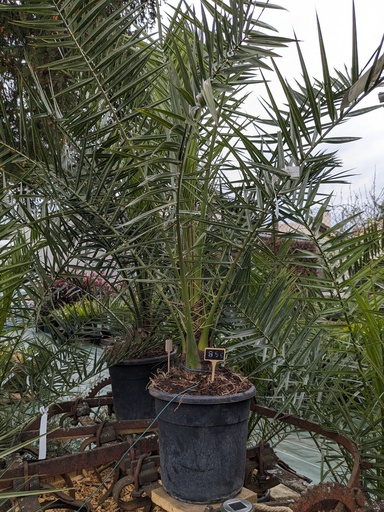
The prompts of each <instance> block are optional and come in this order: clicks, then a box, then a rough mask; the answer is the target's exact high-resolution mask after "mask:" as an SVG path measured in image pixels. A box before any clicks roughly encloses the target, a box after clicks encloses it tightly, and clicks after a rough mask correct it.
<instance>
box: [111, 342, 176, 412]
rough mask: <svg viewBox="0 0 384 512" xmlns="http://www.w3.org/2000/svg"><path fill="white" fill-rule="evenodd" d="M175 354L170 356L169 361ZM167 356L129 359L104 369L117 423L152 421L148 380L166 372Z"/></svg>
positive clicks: (152, 408) (153, 400) (153, 409)
mask: <svg viewBox="0 0 384 512" xmlns="http://www.w3.org/2000/svg"><path fill="white" fill-rule="evenodd" d="M175 354H176V352H173V353H172V354H171V356H172V357H174V355H175ZM167 364H168V354H164V355H160V356H155V357H146V358H138V359H129V360H127V361H122V362H120V363H117V364H114V365H113V366H110V367H109V368H108V370H109V375H110V377H111V385H112V394H113V404H114V411H115V414H116V417H117V419H118V420H137V419H152V418H154V417H155V415H156V414H155V399H154V398H153V397H152V396H151V395H150V394H149V392H148V389H147V388H148V384H149V379H150V377H153V375H154V374H155V373H156V371H157V370H158V369H159V368H160V369H162V370H166V368H167Z"/></svg>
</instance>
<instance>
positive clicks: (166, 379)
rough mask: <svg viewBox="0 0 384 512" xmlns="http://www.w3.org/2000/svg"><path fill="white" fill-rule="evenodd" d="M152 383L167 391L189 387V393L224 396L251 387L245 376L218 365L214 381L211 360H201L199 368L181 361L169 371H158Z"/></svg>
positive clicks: (176, 390) (173, 391) (180, 390)
mask: <svg viewBox="0 0 384 512" xmlns="http://www.w3.org/2000/svg"><path fill="white" fill-rule="evenodd" d="M151 385H152V386H154V387H156V388H157V389H160V390H161V391H166V392H167V393H174V394H177V393H180V392H182V391H184V390H186V389H188V388H191V389H189V390H188V395H200V396H201V395H210V396H224V395H233V394H235V393H242V392H244V391H247V390H248V389H249V388H250V387H251V383H250V381H249V380H248V379H246V378H245V377H242V376H241V375H239V374H237V373H235V372H233V371H232V370H230V369H229V368H226V367H221V366H220V367H219V366H218V365H217V366H216V370H215V374H214V379H213V381H212V366H211V363H210V362H209V361H201V368H200V369H199V370H190V369H188V368H186V367H185V366H184V365H183V362H182V361H180V362H179V364H178V365H177V366H175V367H173V368H171V369H170V371H169V372H168V373H165V372H163V371H158V373H157V374H156V375H155V376H154V378H152V379H151Z"/></svg>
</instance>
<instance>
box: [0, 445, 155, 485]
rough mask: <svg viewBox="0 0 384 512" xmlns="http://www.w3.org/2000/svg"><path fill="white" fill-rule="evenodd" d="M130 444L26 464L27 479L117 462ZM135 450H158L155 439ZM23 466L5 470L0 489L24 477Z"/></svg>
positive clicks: (105, 447) (110, 446)
mask: <svg viewBox="0 0 384 512" xmlns="http://www.w3.org/2000/svg"><path fill="white" fill-rule="evenodd" d="M131 444H132V443H130V442H128V441H123V442H120V443H115V444H110V445H107V446H102V447H100V448H94V449H92V450H88V451H85V452H80V453H76V454H71V455H63V456H61V457H55V458H53V459H45V460H38V461H31V462H28V463H25V464H27V471H28V475H29V477H32V476H35V475H37V476H39V477H43V478H46V477H53V476H60V475H62V474H63V473H72V472H73V471H80V470H81V469H84V468H91V467H96V466H101V465H104V464H108V463H110V462H114V461H118V460H119V459H120V458H121V457H122V456H123V455H124V453H125V452H127V451H128V450H129V448H130V446H131ZM135 449H137V450H140V451H141V452H142V453H144V452H145V453H147V452H155V451H157V450H158V443H157V437H151V438H142V439H140V440H139V441H137V443H136V444H135ZM25 464H20V465H19V466H16V467H14V468H11V469H8V470H5V471H3V472H2V474H1V480H0V489H4V488H7V487H10V486H11V485H12V481H13V480H14V479H15V478H23V477H24V475H25Z"/></svg>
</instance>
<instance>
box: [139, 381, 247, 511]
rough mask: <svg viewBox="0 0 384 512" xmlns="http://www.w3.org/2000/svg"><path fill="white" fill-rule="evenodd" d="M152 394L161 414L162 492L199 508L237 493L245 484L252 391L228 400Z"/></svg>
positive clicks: (152, 391) (164, 393) (157, 410)
mask: <svg viewBox="0 0 384 512" xmlns="http://www.w3.org/2000/svg"><path fill="white" fill-rule="evenodd" d="M149 392H150V394H151V395H152V396H153V397H155V406H156V414H157V415H158V414H159V417H158V419H157V421H158V434H159V450H160V472H161V482H162V485H163V488H164V490H165V491H166V492H168V493H169V494H170V495H171V496H173V497H174V498H177V499H179V500H181V501H186V502H189V503H196V504H205V503H215V502H219V501H225V500H226V499H227V498H231V497H233V496H235V495H236V494H237V493H239V492H240V490H241V488H242V487H243V484H244V475H245V464H246V450H247V434H248V419H249V411H250V400H251V398H252V397H253V396H254V395H255V388H254V386H252V387H251V388H250V389H249V390H248V391H245V392H242V393H237V394H233V395H227V396H194V395H180V396H177V395H174V394H171V393H167V392H164V391H160V390H158V389H157V388H155V387H153V386H151V387H150V388H149ZM172 400H173V401H172ZM170 402H171V403H170ZM164 407H165V409H164Z"/></svg>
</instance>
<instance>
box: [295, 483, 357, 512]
mask: <svg viewBox="0 0 384 512" xmlns="http://www.w3.org/2000/svg"><path fill="white" fill-rule="evenodd" d="M339 504H341V505H343V508H342V509H341V510H343V512H366V511H367V508H365V505H366V499H365V496H364V494H363V492H362V490H361V489H359V488H357V487H355V488H353V489H351V488H349V487H345V486H343V485H340V484H338V483H335V482H323V483H321V484H318V485H314V486H312V487H309V488H308V490H307V491H305V492H304V493H303V494H302V495H301V497H300V498H299V499H298V500H297V501H296V502H295V503H294V505H293V506H292V510H293V511H294V512H320V511H321V512H322V511H325V510H335V508H336V507H337V506H338V505H339ZM337 510H340V508H338V509H337Z"/></svg>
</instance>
